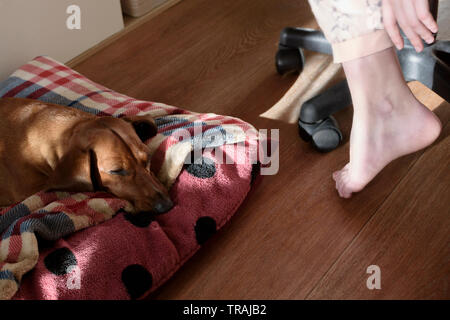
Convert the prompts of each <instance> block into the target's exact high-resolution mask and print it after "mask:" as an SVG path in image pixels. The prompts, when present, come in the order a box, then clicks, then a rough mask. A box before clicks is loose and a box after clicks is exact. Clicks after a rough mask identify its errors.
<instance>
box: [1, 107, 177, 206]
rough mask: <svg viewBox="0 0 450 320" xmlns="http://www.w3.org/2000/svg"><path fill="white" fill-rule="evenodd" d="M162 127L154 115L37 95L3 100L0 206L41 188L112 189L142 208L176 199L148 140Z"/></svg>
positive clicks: (118, 195)
mask: <svg viewBox="0 0 450 320" xmlns="http://www.w3.org/2000/svg"><path fill="white" fill-rule="evenodd" d="M156 132H157V129H156V125H155V122H154V120H153V119H152V118H151V117H150V116H133V117H124V118H120V119H118V118H113V117H96V116H94V115H91V114H88V113H86V112H83V111H80V110H77V109H74V108H70V107H64V106H59V105H56V104H50V103H43V102H40V101H37V100H30V99H19V98H3V99H0V206H7V205H10V204H12V203H14V202H18V201H21V200H24V199H25V198H27V197H28V196H30V195H32V194H34V193H36V192H38V191H41V190H47V191H51V190H53V191H56V190H58V191H59V190H61V191H107V192H110V193H112V194H114V195H115V196H117V197H119V198H123V199H126V200H128V201H130V202H131V203H133V204H134V207H135V209H136V211H154V212H157V213H162V212H165V211H167V210H169V209H170V208H171V207H172V206H173V204H172V201H171V200H170V197H169V195H168V192H167V189H166V188H165V187H164V186H163V185H162V184H161V183H160V182H159V181H158V179H157V178H156V177H155V176H154V175H153V173H152V172H151V171H150V155H149V149H148V147H147V146H146V145H145V144H144V143H143V142H142V141H145V140H147V139H148V138H150V137H152V136H154V135H155V134H156Z"/></svg>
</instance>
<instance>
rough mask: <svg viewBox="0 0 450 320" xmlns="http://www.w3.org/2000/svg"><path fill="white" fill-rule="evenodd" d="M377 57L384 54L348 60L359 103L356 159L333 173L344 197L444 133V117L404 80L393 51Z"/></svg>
mask: <svg viewBox="0 0 450 320" xmlns="http://www.w3.org/2000/svg"><path fill="white" fill-rule="evenodd" d="M376 55H381V56H378V57H375V60H374V59H372V61H365V62H364V61H357V63H356V64H353V65H351V64H350V65H349V64H348V63H347V65H346V63H344V70H345V72H346V75H347V79H348V82H349V86H350V90H351V92H352V98H353V102H354V115H353V125H352V132H351V136H350V161H349V163H348V164H347V165H346V166H345V167H344V168H343V169H341V170H340V171H336V172H334V173H333V179H334V180H335V181H336V189H337V190H338V192H339V195H340V196H341V197H344V198H349V197H351V195H352V193H353V192H358V191H361V190H362V189H363V188H364V187H365V186H366V185H367V184H368V183H369V182H370V181H371V180H372V179H373V178H374V177H375V176H376V175H377V174H378V173H379V172H380V171H381V170H382V169H383V168H384V167H385V166H386V165H387V164H388V163H390V162H391V161H392V160H394V159H396V158H399V157H401V156H403V155H406V154H409V153H413V152H415V151H418V150H420V149H423V148H425V147H426V146H428V145H430V144H431V143H433V141H434V140H435V139H436V138H437V137H438V136H439V133H440V131H441V123H440V121H439V119H438V118H437V117H436V116H435V115H434V113H433V112H431V111H430V110H429V109H427V108H426V107H425V106H424V105H422V104H421V103H420V102H419V101H418V100H417V99H416V98H415V97H414V96H413V94H412V93H411V91H410V90H409V88H408V86H407V85H406V83H405V81H404V80H403V78H402V76H401V73H400V69H399V67H398V63H397V60H396V56H395V53H394V52H393V50H390V49H389V50H387V51H383V52H382V53H381V54H380V53H379V54H376ZM371 57H372V56H371ZM372 58H374V57H372ZM363 59H364V58H363ZM363 59H358V60H363ZM377 59H378V61H377ZM361 62H363V65H364V66H365V68H364V69H362V68H361ZM350 63H351V62H350ZM371 67H374V68H376V69H375V70H370V69H371ZM377 68H378V70H377ZM362 70H364V71H362ZM380 75H381V76H382V77H381V79H380ZM386 75H389V76H386Z"/></svg>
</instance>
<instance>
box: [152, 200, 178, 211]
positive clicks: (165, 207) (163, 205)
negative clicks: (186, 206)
mask: <svg viewBox="0 0 450 320" xmlns="http://www.w3.org/2000/svg"><path fill="white" fill-rule="evenodd" d="M172 208H173V202H172V200H171V199H170V198H169V197H164V196H161V197H160V198H159V200H158V201H157V202H156V203H155V206H154V207H153V210H154V211H155V212H156V213H165V212H167V211H169V210H170V209H172Z"/></svg>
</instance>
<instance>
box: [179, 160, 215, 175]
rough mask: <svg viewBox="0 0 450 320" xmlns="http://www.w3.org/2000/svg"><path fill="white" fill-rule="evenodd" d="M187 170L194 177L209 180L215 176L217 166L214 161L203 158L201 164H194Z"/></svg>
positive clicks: (189, 165) (187, 167)
mask: <svg viewBox="0 0 450 320" xmlns="http://www.w3.org/2000/svg"><path fill="white" fill-rule="evenodd" d="M186 170H187V172H189V173H190V174H192V175H193V176H194V177H197V178H201V179H207V178H211V177H213V176H214V174H215V173H216V165H215V163H214V161H213V160H211V159H209V158H204V157H202V162H201V163H194V162H193V161H191V164H187V165H186Z"/></svg>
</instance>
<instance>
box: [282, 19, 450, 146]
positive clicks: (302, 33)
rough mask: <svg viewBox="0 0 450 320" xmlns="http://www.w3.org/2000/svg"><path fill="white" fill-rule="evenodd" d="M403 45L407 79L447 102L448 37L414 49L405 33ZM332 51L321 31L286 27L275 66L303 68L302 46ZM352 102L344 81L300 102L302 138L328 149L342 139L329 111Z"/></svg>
mask: <svg viewBox="0 0 450 320" xmlns="http://www.w3.org/2000/svg"><path fill="white" fill-rule="evenodd" d="M404 42H405V45H404V49H403V50H401V51H397V55H398V58H399V62H400V65H401V68H402V71H403V76H404V78H405V80H406V81H419V82H421V83H423V84H424V85H426V86H427V87H428V88H430V89H431V90H433V91H434V92H436V93H437V94H438V95H440V96H441V97H442V98H444V99H445V100H447V101H449V102H450V41H437V42H435V43H433V44H431V45H427V44H424V46H425V49H424V50H423V51H422V52H420V53H417V52H416V51H415V49H414V47H413V46H412V45H411V43H410V42H409V40H408V39H407V38H406V37H404ZM302 49H305V50H311V51H315V52H321V53H325V54H332V50H331V45H330V44H329V43H328V42H327V40H326V39H325V36H324V35H323V33H322V32H320V31H317V30H313V29H304V28H285V29H284V30H283V31H282V32H281V35H280V41H279V50H278V52H277V56H276V67H277V71H278V73H280V74H286V73H287V72H291V71H297V72H301V71H302V70H303V65H304V64H305V57H304V54H303V50H302ZM351 103H352V101H351V95H350V90H349V88H348V84H347V81H343V82H341V83H338V84H337V85H334V86H332V87H331V88H329V89H327V90H326V91H324V92H322V93H320V94H319V95H317V96H315V97H313V98H311V99H310V100H308V101H306V102H305V103H303V105H302V107H301V110H300V115H299V122H298V124H299V130H300V131H299V132H300V136H301V137H302V138H303V140H305V141H311V142H312V144H313V146H314V147H315V148H316V149H317V150H319V151H321V152H328V151H331V150H333V149H335V148H337V147H338V145H339V143H340V141H341V140H342V133H341V132H340V130H339V128H338V126H337V122H336V121H335V120H334V119H333V118H332V117H331V115H332V114H333V113H335V112H337V111H339V110H341V109H343V108H345V107H347V106H349V105H350V104H351Z"/></svg>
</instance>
